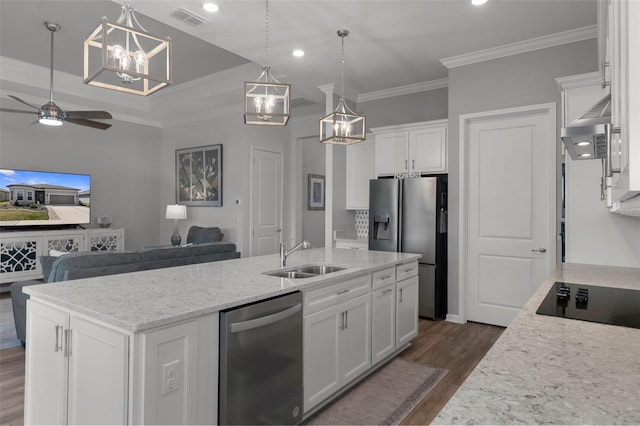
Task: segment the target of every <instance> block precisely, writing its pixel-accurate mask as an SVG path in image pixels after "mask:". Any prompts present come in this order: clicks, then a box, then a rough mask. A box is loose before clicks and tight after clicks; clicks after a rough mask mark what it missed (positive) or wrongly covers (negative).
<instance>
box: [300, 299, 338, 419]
mask: <svg viewBox="0 0 640 426" xmlns="http://www.w3.org/2000/svg"><path fill="white" fill-rule="evenodd" d="M341 314H342V307H341V306H335V307H333V308H329V309H325V310H323V311H320V312H317V313H315V314H313V315H308V316H306V317H304V364H303V365H304V411H305V412H307V411H309V410H310V409H311V408H313V407H314V406H315V405H316V404H318V403H319V402H321V401H322V400H324V399H325V398H327V397H328V396H330V395H331V394H333V393H334V392H335V391H337V390H338V389H339V387H340V377H339V374H340V370H339V365H338V360H339V358H340V356H339V350H340V345H339V338H340V327H341V323H340V320H341V319H342V315H341Z"/></svg>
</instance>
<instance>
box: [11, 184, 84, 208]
mask: <svg viewBox="0 0 640 426" xmlns="http://www.w3.org/2000/svg"><path fill="white" fill-rule="evenodd" d="M7 188H9V191H10V192H11V193H10V196H9V201H10V202H11V204H15V205H25V206H28V205H29V204H31V203H37V204H44V205H77V204H78V201H79V193H80V190H79V189H77V188H69V187H66V186H59V185H49V184H44V183H43V184H35V185H31V184H26V183H17V184H11V185H7Z"/></svg>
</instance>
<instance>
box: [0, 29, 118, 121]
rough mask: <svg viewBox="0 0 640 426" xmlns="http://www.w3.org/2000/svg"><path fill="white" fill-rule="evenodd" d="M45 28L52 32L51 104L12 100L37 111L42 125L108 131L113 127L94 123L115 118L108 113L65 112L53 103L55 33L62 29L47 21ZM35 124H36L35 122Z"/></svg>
mask: <svg viewBox="0 0 640 426" xmlns="http://www.w3.org/2000/svg"><path fill="white" fill-rule="evenodd" d="M44 26H45V27H47V29H48V30H49V31H51V67H50V68H51V69H50V82H49V102H47V103H46V104H44V105H42V106H41V107H37V106H35V105H33V104H30V103H29V102H26V101H23V100H22V99H20V98H19V97H17V96H13V95H9V97H10V98H12V99H14V100H16V101H18V102H21V103H23V104H25V105H27V106H29V107H31V108H33V109H35V110H36V112H35V114H37V116H38V121H39V122H40V123H41V124H46V125H49V126H62V123H63V122H65V121H68V122H69V123H73V124H79V125H80V126H87V127H93V128H95V129H100V130H106V129H108V128H109V127H111V124H107V123H102V122H100V121H94V119H110V118H113V117H112V116H111V114H110V113H108V112H107V111H64V110H62V109H61V108H60V107H58V105H56V104H55V103H54V102H53V33H55V32H56V31H58V30H59V29H60V27H61V26H60V25H59V24H55V23H53V22H49V21H45V23H44ZM0 111H5V112H18V113H22V114H34V112H32V111H23V110H19V109H10V108H0ZM34 123H35V122H34Z"/></svg>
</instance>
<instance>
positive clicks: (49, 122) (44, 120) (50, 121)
mask: <svg viewBox="0 0 640 426" xmlns="http://www.w3.org/2000/svg"><path fill="white" fill-rule="evenodd" d="M38 122H39V123H40V124H44V125H45V126H62V119H61V118H56V117H41V118H40V119H39V120H38Z"/></svg>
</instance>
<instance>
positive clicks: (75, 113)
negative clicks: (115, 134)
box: [65, 111, 113, 119]
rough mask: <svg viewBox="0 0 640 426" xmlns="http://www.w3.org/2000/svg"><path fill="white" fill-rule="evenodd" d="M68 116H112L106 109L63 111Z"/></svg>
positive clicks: (98, 117) (103, 117) (102, 117)
mask: <svg viewBox="0 0 640 426" xmlns="http://www.w3.org/2000/svg"><path fill="white" fill-rule="evenodd" d="M65 114H66V115H67V117H68V118H97V119H109V118H113V117H112V116H111V114H109V113H108V112H107V111H65Z"/></svg>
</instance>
